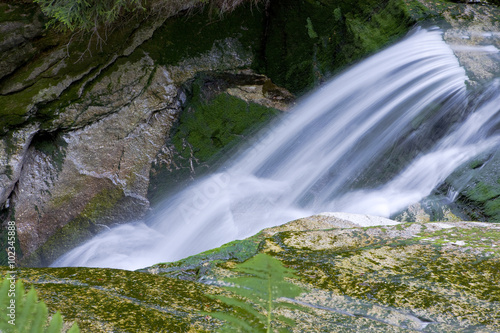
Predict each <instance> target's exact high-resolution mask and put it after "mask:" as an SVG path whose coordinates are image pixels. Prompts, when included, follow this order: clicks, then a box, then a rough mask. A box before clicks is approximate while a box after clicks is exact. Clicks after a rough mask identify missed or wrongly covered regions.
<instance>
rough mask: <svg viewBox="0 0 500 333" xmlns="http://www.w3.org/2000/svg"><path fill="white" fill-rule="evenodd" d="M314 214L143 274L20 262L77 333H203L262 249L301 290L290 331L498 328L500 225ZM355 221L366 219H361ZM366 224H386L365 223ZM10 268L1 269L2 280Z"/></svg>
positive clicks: (290, 315) (213, 327) (214, 326)
mask: <svg viewBox="0 0 500 333" xmlns="http://www.w3.org/2000/svg"><path fill="white" fill-rule="evenodd" d="M381 220H382V219H376V218H374V217H368V216H357V215H355V214H322V215H319V216H313V217H309V218H304V219H300V220H296V221H293V222H290V223H287V224H284V225H282V226H278V227H274V228H269V229H265V230H263V231H261V232H260V233H259V234H257V235H255V236H253V237H250V238H248V239H245V240H241V241H234V242H231V243H229V244H226V245H224V246H222V247H220V248H217V249H214V250H211V251H207V252H204V253H201V254H199V255H196V256H192V257H190V258H186V259H184V260H181V261H178V262H175V263H164V264H158V265H155V266H153V267H149V268H145V269H143V270H141V271H136V272H130V271H122V270H115V269H94V268H38V269H33V268H31V269H30V268H24V269H21V270H20V271H19V278H21V279H22V280H23V281H24V282H25V283H26V284H27V285H28V286H30V285H32V286H33V287H34V288H35V289H36V290H37V291H38V293H39V296H40V298H41V299H42V300H43V301H44V302H45V303H46V304H47V305H48V307H49V309H50V311H52V312H54V311H55V310H56V309H57V310H59V311H61V313H62V314H63V316H64V318H65V321H67V322H72V321H75V322H77V323H78V325H79V326H80V327H81V328H82V331H83V332H108V331H126V332H143V331H155V332H195V331H196V332H204V331H210V332H211V331H215V330H216V329H217V328H218V327H220V325H221V322H220V321H218V320H216V319H213V318H211V317H210V316H207V315H206V314H202V313H206V312H219V311H224V312H233V311H237V310H236V309H233V308H231V307H230V306H227V305H224V304H222V303H220V302H219V301H216V300H214V299H213V298H210V297H209V295H210V294H212V295H214V294H221V293H226V294H225V295H228V296H230V294H227V292H225V291H223V290H222V289H221V288H219V287H218V285H219V284H220V283H221V282H220V281H221V278H222V277H226V276H230V275H233V276H234V274H235V272H234V271H233V270H232V268H233V267H234V266H235V263H238V262H242V261H245V260H247V259H248V258H251V257H253V256H254V255H255V254H257V253H261V252H264V253H267V254H269V255H272V256H273V257H275V258H277V259H279V260H280V261H281V262H282V263H283V264H285V266H287V267H289V268H292V269H294V270H295V272H296V275H297V278H296V279H294V280H293V282H294V283H296V284H298V285H300V286H301V287H302V288H305V289H306V290H307V291H306V293H304V294H302V295H301V296H300V297H298V298H297V299H296V300H295V301H296V302H300V305H301V306H302V307H303V309H304V310H305V311H283V312H282V313H280V315H284V316H286V317H288V318H290V319H292V320H293V321H294V322H295V323H296V327H295V328H294V329H293V331H294V332H353V331H355V332H361V331H367V332H368V331H369V332H412V331H421V332H451V331H453V332H469V331H474V332H489V331H494V330H495V329H496V328H497V327H498V326H499V325H500V321H499V320H500V319H499V318H498V312H499V311H500V308H499V304H500V287H499V280H498V276H499V273H500V227H499V226H498V225H496V224H491V223H478V222H453V223H452V222H429V223H403V224H397V223H396V222H394V221H388V220H382V221H381ZM360 221H362V222H360ZM366 221H368V222H370V224H373V223H386V224H389V225H380V226H375V225H374V226H371V227H361V226H359V223H365V225H366ZM6 271H7V268H2V269H1V270H0V272H1V273H0V274H1V275H2V276H5V274H6Z"/></svg>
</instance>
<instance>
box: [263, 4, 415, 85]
mask: <svg viewBox="0 0 500 333" xmlns="http://www.w3.org/2000/svg"><path fill="white" fill-rule="evenodd" d="M268 11H269V18H268V30H267V34H266V36H265V44H264V45H265V50H264V57H265V63H263V66H264V68H263V72H265V74H266V75H267V76H269V77H270V78H271V79H272V80H273V81H274V82H275V83H276V84H278V85H280V86H283V87H285V88H287V89H289V90H290V91H292V92H293V93H303V92H305V91H307V90H309V89H311V88H312V87H313V86H314V85H315V84H317V83H319V82H322V81H324V80H325V79H326V78H328V77H329V76H331V75H332V74H333V73H335V72H337V71H338V70H339V69H342V68H344V67H345V66H346V65H347V64H350V63H352V62H354V61H356V60H358V59H360V58H361V57H363V56H366V55H367V54H369V53H371V52H374V51H375V50H377V49H379V48H381V47H382V46H384V45H386V44H387V43H389V42H390V41H393V40H394V39H395V38H397V37H399V36H401V35H402V34H404V33H405V32H406V31H407V30H408V27H409V26H410V25H412V24H413V22H414V21H413V19H411V18H410V16H409V14H408V12H407V10H406V6H405V4H404V3H403V2H402V1H399V0H389V1H351V0H343V1H331V0H326V1H304V0H295V1H285V0H282V1H281V0H280V1H273V2H272V3H271V4H270V7H269V9H268Z"/></svg>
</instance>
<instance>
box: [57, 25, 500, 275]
mask: <svg viewBox="0 0 500 333" xmlns="http://www.w3.org/2000/svg"><path fill="white" fill-rule="evenodd" d="M466 80H467V77H466V74H465V71H464V69H463V68H462V67H460V65H459V63H458V60H457V59H456V57H455V55H454V54H453V51H452V50H451V48H450V47H449V46H447V45H446V44H445V43H444V42H443V40H442V36H441V32H440V31H438V30H431V31H427V30H423V29H421V30H418V31H414V32H413V33H412V34H411V35H410V36H408V37H407V38H406V39H404V40H403V41H401V42H399V43H398V44H396V45H394V46H392V47H390V48H387V49H386V50H384V51H381V52H380V53H378V54H376V55H374V56H372V57H370V58H368V59H367V60H365V61H363V62H361V63H359V64H358V65H356V66H354V67H353V68H351V69H349V70H348V71H346V72H344V73H343V74H341V75H339V76H338V77H336V78H334V79H333V80H332V81H331V82H329V83H327V84H325V85H323V86H322V87H321V88H320V89H319V90H318V91H316V92H314V93H313V94H311V95H310V96H308V97H307V98H305V99H304V100H303V101H302V102H301V103H300V104H299V105H298V106H297V107H295V108H294V110H292V111H291V112H290V113H288V114H287V115H285V116H283V118H282V119H280V120H279V121H277V122H276V123H275V124H273V125H272V126H270V127H269V128H267V129H266V130H264V131H262V132H260V133H259V134H258V135H257V137H256V138H255V141H254V144H253V145H250V146H249V147H248V148H247V149H246V150H245V151H244V152H243V153H240V154H238V155H237V156H233V157H232V158H231V159H230V160H229V162H227V163H225V164H224V165H223V166H222V167H220V168H219V169H218V170H217V171H216V172H214V173H212V174H211V175H210V176H208V177H205V178H203V179H201V180H199V181H197V182H195V183H193V184H192V185H190V186H189V187H188V188H186V189H184V190H183V191H181V192H179V193H177V194H175V195H174V196H172V197H170V198H168V199H166V201H165V202H164V203H163V204H162V205H161V207H160V208H158V210H157V211H156V212H155V214H154V215H152V216H153V217H152V218H150V219H149V220H145V221H137V222H133V223H127V224H124V225H120V226H117V227H114V228H112V229H110V230H108V231H105V232H103V233H101V234H99V235H97V236H95V237H94V238H93V239H91V240H90V241H88V242H86V243H85V244H83V245H81V246H79V247H77V248H75V249H74V250H72V251H70V252H69V253H67V254H65V255H64V256H62V257H61V258H59V259H58V260H57V261H56V262H55V263H54V264H53V266H88V267H112V268H123V269H137V268H141V267H145V266H149V265H152V264H155V263H158V262H165V261H173V260H178V259H180V258H183V257H186V256H189V255H192V254H196V253H199V252H201V251H203V250H207V249H210V248H214V247H217V246H220V245H221V244H224V243H226V242H229V241H232V240H234V239H241V238H244V237H248V236H250V235H252V234H255V233H256V232H258V231H259V230H261V229H263V228H265V227H270V226H275V225H279V224H282V223H285V222H287V221H290V220H293V219H296V218H299V217H304V216H308V215H312V214H316V213H320V212H324V211H343V212H350V213H365V214H374V215H379V216H384V217H389V216H390V215H391V214H394V213H397V212H398V211H400V210H401V209H404V208H405V207H407V206H408V205H410V204H412V203H415V202H418V201H419V200H421V199H422V198H424V197H425V196H427V195H429V194H430V193H431V192H432V190H433V189H434V188H435V187H436V186H438V185H439V184H440V183H441V182H442V181H443V180H444V179H445V178H446V177H447V176H448V175H450V174H451V173H452V172H453V171H454V170H455V169H456V168H457V167H458V166H460V165H462V164H463V163H464V162H466V161H468V160H470V159H471V158H473V157H474V156H476V155H478V154H480V153H481V152H484V151H486V150H488V149H492V147H496V146H498V145H499V144H500V137H499V135H498V133H496V134H495V132H494V131H495V126H496V125H495V124H498V122H499V119H498V118H499V115H500V95H499V94H498V93H497V94H496V95H495V94H490V97H489V100H487V101H484V102H483V103H480V105H475V106H474V105H473V104H474V103H471V101H469V98H468V95H467V92H466V88H465V81H466ZM471 107H474V110H470V109H471ZM447 119H449V121H448V124H447V127H446V126H445V127H446V128H445V129H442V130H443V135H441V136H439V137H437V138H436V140H435V142H431V143H430V144H427V145H425V149H424V150H423V151H420V152H417V153H414V154H413V156H416V157H414V158H413V159H412V160H411V162H410V163H407V165H403V166H401V167H400V168H399V169H398V170H396V171H398V172H394V175H393V177H392V179H391V180H389V181H388V182H386V183H385V184H383V185H379V186H377V187H373V186H371V187H372V188H370V189H359V184H358V185H356V186H357V187H358V189H356V190H351V188H352V187H353V186H354V185H355V184H356V180H357V179H358V178H359V177H360V176H362V175H363V174H364V172H365V173H366V172H373V171H368V170H376V168H375V169H374V168H373V166H374V165H373V164H374V163H379V162H377V158H380V157H381V156H386V157H387V159H391V158H393V157H396V158H397V157H398V156H392V155H391V154H390V147H393V146H394V145H395V144H396V143H398V142H405V140H407V139H409V138H411V137H412V136H417V137H418V135H417V134H418V131H419V130H418V129H419V128H420V127H422V126H427V128H434V127H435V128H441V127H443V126H441V125H440V124H444V123H446V122H447ZM452 120H454V121H458V122H457V123H456V124H453V122H452ZM422 124H424V125H422ZM417 141H418V140H417ZM367 178H369V179H376V178H377V175H376V174H375V175H370V177H367Z"/></svg>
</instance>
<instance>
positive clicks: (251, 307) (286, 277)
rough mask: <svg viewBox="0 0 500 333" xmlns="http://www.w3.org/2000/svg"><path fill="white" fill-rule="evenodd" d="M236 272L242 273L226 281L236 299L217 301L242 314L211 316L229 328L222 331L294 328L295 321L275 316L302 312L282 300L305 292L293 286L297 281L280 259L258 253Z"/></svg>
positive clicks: (259, 330)
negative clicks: (277, 326)
mask: <svg viewBox="0 0 500 333" xmlns="http://www.w3.org/2000/svg"><path fill="white" fill-rule="evenodd" d="M233 271H234V272H236V273H239V276H235V277H228V278H225V279H223V280H224V282H225V283H226V284H228V285H229V286H225V287H223V288H224V289H226V290H228V291H230V292H231V293H233V294H234V295H235V297H233V298H229V297H226V296H214V298H216V299H219V300H220V301H222V302H224V303H225V304H227V305H229V306H231V307H233V308H234V309H238V310H239V311H237V312H235V313H233V314H230V313H221V312H217V313H210V315H211V316H212V317H214V318H218V319H221V320H224V321H226V323H227V325H226V326H224V327H223V330H225V329H227V328H228V327H232V328H233V329H237V330H239V331H245V332H246V331H248V332H267V333H270V332H272V330H273V327H272V326H273V323H275V322H279V323H280V326H283V325H285V326H294V324H295V323H294V322H293V320H291V319H289V318H286V317H284V316H281V315H280V316H277V315H275V314H274V312H275V310H276V309H277V308H280V307H286V308H290V309H294V310H300V309H301V307H300V306H299V305H297V304H294V303H289V302H285V301H283V300H282V299H283V297H286V298H294V297H297V296H299V295H300V294H302V293H303V292H304V289H303V288H301V287H299V286H297V285H295V284H293V283H292V282H290V279H293V278H295V274H294V272H293V270H292V269H289V268H286V267H284V266H283V264H282V263H281V262H280V261H279V260H278V259H275V258H273V257H271V256H270V255H267V254H264V253H259V254H257V255H255V256H254V257H253V258H251V259H249V260H247V261H245V262H243V263H241V264H238V265H237V266H236V267H235V268H234V269H233ZM279 299H280V300H279ZM280 331H281V329H280ZM233 332H234V330H233Z"/></svg>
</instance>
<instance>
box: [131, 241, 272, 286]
mask: <svg viewBox="0 0 500 333" xmlns="http://www.w3.org/2000/svg"><path fill="white" fill-rule="evenodd" d="M262 239H264V237H263V236H262V235H261V234H257V235H255V236H252V237H250V238H247V239H244V240H236V241H233V242H230V243H227V244H224V245H222V246H220V247H218V248H215V249H213V250H209V251H205V252H202V253H200V254H197V255H194V256H191V257H188V258H186V259H182V260H179V261H176V262H172V263H161V264H157V265H154V266H152V267H149V268H145V269H141V270H139V271H141V272H155V274H158V275H162V276H166V277H174V278H177V279H182V280H190V281H198V280H199V279H200V278H202V277H203V278H206V277H207V276H211V275H213V274H214V272H212V270H213V269H215V268H216V267H217V266H218V265H220V264H223V263H225V262H226V261H228V260H231V261H236V262H243V261H245V260H247V259H248V258H251V257H253V256H254V255H255V254H256V253H257V249H258V247H259V243H260V242H261V241H262Z"/></svg>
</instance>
